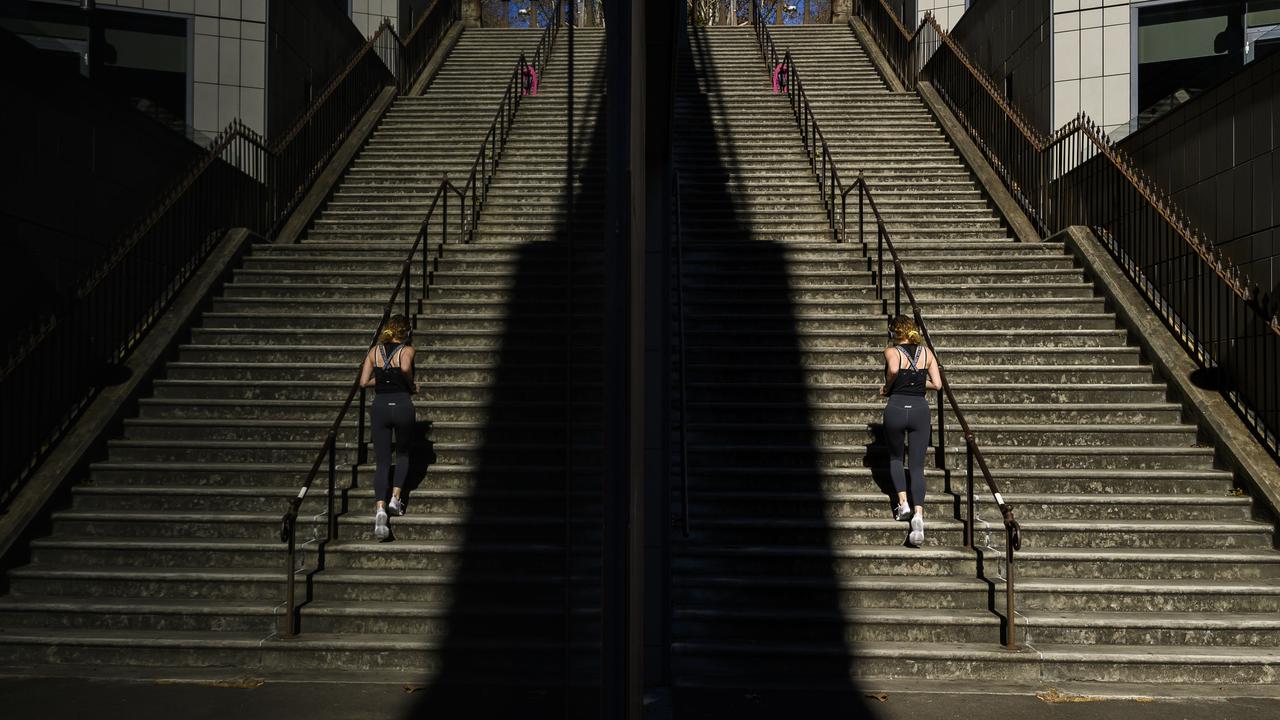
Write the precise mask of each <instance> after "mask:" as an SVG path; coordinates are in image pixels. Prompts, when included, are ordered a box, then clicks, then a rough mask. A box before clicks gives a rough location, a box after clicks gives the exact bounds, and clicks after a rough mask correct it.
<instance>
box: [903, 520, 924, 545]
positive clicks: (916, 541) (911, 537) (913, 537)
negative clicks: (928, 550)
mask: <svg viewBox="0 0 1280 720" xmlns="http://www.w3.org/2000/svg"><path fill="white" fill-rule="evenodd" d="M907 542H908V543H909V544H911V545H913V546H915V547H920V546H921V545H923V544H924V515H923V514H922V513H916V514H915V515H912V516H911V532H909V533H907Z"/></svg>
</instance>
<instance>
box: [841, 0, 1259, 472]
mask: <svg viewBox="0 0 1280 720" xmlns="http://www.w3.org/2000/svg"><path fill="white" fill-rule="evenodd" d="M856 11H857V13H858V15H859V17H861V18H862V19H863V21H864V22H865V23H866V24H867V25H868V27H871V28H873V32H872V35H873V36H875V37H876V39H877V42H880V43H881V44H882V47H884V48H886V53H885V54H886V56H888V58H889V61H890V63H891V64H892V65H893V67H894V70H895V71H896V72H897V73H898V74H899V76H900V77H902V78H903V80H904V81H906V82H908V83H909V84H910V85H911V86H914V83H915V82H916V81H917V80H921V81H927V82H928V83H929V84H930V85H931V86H932V87H933V88H934V89H935V90H936V91H937V92H938V95H939V96H940V97H941V98H942V100H943V102H945V103H946V105H947V106H948V107H949V108H950V109H951V111H952V112H953V113H954V114H955V115H956V117H957V118H958V119H959V121H960V123H961V124H962V125H963V126H964V128H965V130H966V132H967V133H968V134H969V136H970V137H971V138H972V139H973V141H974V143H975V144H976V145H977V146H978V148H979V149H980V150H981V151H982V153H983V155H984V156H985V157H986V159H987V160H988V162H990V163H991V165H992V167H993V168H995V170H996V172H997V173H999V175H1000V177H1001V179H1002V180H1003V181H1004V183H1005V185H1006V186H1007V187H1008V189H1009V190H1010V192H1011V193H1012V194H1013V196H1014V198H1015V199H1016V200H1017V201H1018V203H1019V205H1020V206H1021V207H1022V209H1023V210H1024V211H1025V212H1026V213H1027V215H1028V216H1029V217H1030V218H1031V220H1032V222H1034V223H1035V225H1036V226H1037V229H1038V230H1039V231H1040V232H1041V233H1044V234H1046V235H1047V234H1051V233H1054V232H1058V231H1060V230H1062V229H1064V228H1067V227H1069V226H1071V225H1084V226H1087V227H1089V228H1091V229H1092V230H1093V231H1094V233H1095V234H1097V236H1098V237H1099V238H1100V239H1101V241H1102V243H1103V245H1104V246H1105V247H1106V248H1107V250H1108V251H1109V252H1110V253H1111V255H1112V256H1113V257H1114V258H1115V260H1116V262H1117V263H1118V264H1119V265H1120V267H1121V268H1123V270H1124V272H1125V274H1126V275H1128V277H1129V278H1130V280H1132V281H1133V283H1134V285H1135V286H1136V287H1137V288H1138V290H1139V291H1140V292H1142V294H1143V295H1144V297H1145V298H1146V299H1147V301H1148V302H1149V303H1150V304H1151V306H1152V307H1153V308H1154V310H1155V311H1156V313H1157V314H1158V315H1159V316H1160V317H1161V319H1162V320H1163V321H1164V322H1165V323H1166V325H1167V326H1168V327H1169V329H1170V330H1171V331H1172V332H1173V334H1174V336H1175V337H1176V338H1177V339H1178V340H1179V341H1180V342H1181V343H1182V344H1183V346H1184V347H1185V348H1186V349H1187V351H1188V352H1189V353H1190V354H1191V356H1192V357H1193V358H1194V359H1195V360H1196V362H1198V363H1199V364H1201V365H1202V366H1203V367H1204V368H1206V369H1207V370H1209V371H1210V375H1211V377H1210V378H1209V381H1210V382H1212V383H1213V384H1215V385H1216V387H1217V388H1218V389H1219V390H1220V391H1221V392H1222V394H1223V396H1224V397H1225V398H1226V399H1227V401H1228V402H1230V403H1231V404H1232V406H1233V407H1235V409H1236V410H1237V412H1238V413H1239V415H1240V416H1241V418H1242V419H1243V420H1244V422H1245V423H1246V424H1247V425H1248V426H1249V427H1250V428H1251V429H1252V430H1253V431H1254V433H1255V435H1256V436H1257V437H1258V439H1259V440H1260V441H1261V442H1262V443H1263V445H1264V446H1266V447H1267V448H1268V449H1269V450H1270V451H1271V452H1272V453H1273V454H1280V373H1278V372H1276V367H1277V364H1276V363H1277V359H1278V358H1280V298H1276V297H1268V296H1267V295H1266V294H1265V293H1264V292H1263V291H1262V289H1261V288H1259V287H1258V286H1257V284H1255V283H1254V282H1252V281H1251V280H1250V279H1249V278H1248V277H1247V276H1246V275H1245V274H1244V273H1243V272H1241V271H1240V269H1239V268H1238V267H1237V266H1236V265H1235V263H1233V262H1232V261H1231V260H1229V259H1228V258H1226V257H1225V256H1224V255H1223V254H1222V253H1221V251H1219V250H1218V249H1217V248H1215V247H1214V246H1213V245H1212V244H1211V243H1210V242H1209V241H1208V239H1207V238H1206V237H1205V235H1204V233H1203V232H1201V231H1200V230H1198V229H1196V228H1195V227H1194V226H1193V225H1192V223H1191V222H1190V221H1189V220H1188V218H1187V215H1186V214H1185V212H1183V210H1182V209H1181V208H1180V207H1178V205H1177V203H1175V202H1174V201H1173V200H1172V199H1171V198H1170V197H1169V196H1168V194H1167V193H1166V192H1164V191H1163V190H1162V189H1160V188H1159V187H1158V186H1157V185H1156V184H1155V183H1154V182H1153V181H1152V180H1151V178H1149V177H1147V176H1146V174H1145V173H1143V172H1142V171H1141V170H1139V169H1138V168H1137V166H1136V164H1135V163H1134V162H1133V161H1132V160H1131V159H1130V158H1128V157H1127V156H1126V155H1125V153H1124V152H1122V151H1121V150H1119V149H1118V148H1117V147H1116V146H1115V145H1114V144H1112V142H1111V141H1110V139H1108V138H1107V136H1106V135H1105V134H1104V133H1103V132H1102V130H1101V128H1099V127H1098V126H1097V125H1096V124H1095V123H1094V122H1093V121H1092V120H1090V119H1089V118H1088V117H1087V116H1085V115H1083V114H1081V115H1078V116H1077V117H1076V118H1075V119H1074V120H1072V121H1071V122H1069V123H1067V124H1066V125H1065V126H1063V127H1062V128H1060V129H1059V130H1058V131H1057V132H1055V133H1053V135H1051V136H1049V137H1045V136H1044V135H1042V134H1041V133H1039V132H1038V131H1037V130H1036V129H1035V128H1034V126H1033V125H1032V124H1031V123H1030V122H1028V121H1027V120H1026V118H1025V117H1023V116H1022V114H1021V113H1019V112H1018V111H1017V110H1015V109H1014V108H1013V107H1012V106H1011V105H1010V104H1009V102H1008V99H1007V98H1006V97H1005V96H1004V94H1003V93H1001V92H1000V91H999V90H998V89H997V86H996V84H995V83H994V82H993V81H992V80H991V79H990V78H989V77H987V75H986V74H985V73H983V72H982V71H981V70H980V69H979V68H978V67H977V66H976V65H975V64H974V63H973V62H972V61H970V59H969V57H968V56H967V54H966V53H965V51H964V48H962V47H961V46H960V45H959V44H958V43H957V42H956V41H955V40H954V39H952V38H951V37H950V35H948V34H947V33H946V31H944V30H943V29H942V28H941V27H940V26H939V25H938V23H937V22H936V21H935V20H934V19H933V17H932V16H930V15H926V17H925V19H924V21H923V22H922V23H921V24H920V27H919V28H917V30H916V31H915V32H914V33H909V32H908V31H907V30H906V28H905V27H902V25H901V24H900V23H897V24H896V25H895V21H896V18H893V20H890V19H889V18H888V17H887V16H890V15H892V11H891V10H890V9H889V8H888V6H886V5H885V3H884V2H883V0H858V2H857V5H856ZM875 28H881V30H879V31H877V30H875ZM881 35H885V36H886V37H887V39H885V40H881V39H880V36H881ZM903 43H905V44H906V47H907V51H906V52H901V51H900V48H901V47H902V44H903ZM889 48H898V49H895V50H894V51H893V52H889V51H888V49H889Z"/></svg>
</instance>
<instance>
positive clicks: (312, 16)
mask: <svg viewBox="0 0 1280 720" xmlns="http://www.w3.org/2000/svg"><path fill="white" fill-rule="evenodd" d="M381 22H382V20H381V19H379V20H378V23H381ZM268 26H269V31H270V35H271V52H270V63H269V68H268V72H269V78H268V86H269V87H270V93H269V94H268V99H267V101H268V107H267V129H268V133H267V134H268V137H270V138H271V139H275V138H276V137H278V136H280V135H281V134H282V133H284V132H286V131H287V130H288V129H289V128H290V127H291V126H292V125H293V123H294V122H295V121H296V120H297V119H298V118H299V117H301V115H302V113H304V112H306V110H307V108H308V107H309V106H310V105H311V102H312V100H313V99H314V98H315V97H316V96H317V95H319V93H321V92H322V91H324V89H325V87H326V86H327V85H328V84H329V82H330V80H332V79H333V77H334V76H335V75H337V74H338V73H339V72H342V70H343V69H344V68H346V66H347V63H349V62H350V60H351V57H352V56H353V55H354V54H355V52H356V51H357V50H359V49H360V48H361V47H363V46H364V44H365V37H364V36H363V35H361V34H360V32H359V31H358V29H357V28H356V27H355V26H353V25H352V24H351V23H350V22H348V21H347V19H346V8H345V7H344V6H343V0H323V1H319V2H318V1H317V0H271V5H270V13H269V23H268ZM374 29H375V30H376V29H377V25H375V26H374Z"/></svg>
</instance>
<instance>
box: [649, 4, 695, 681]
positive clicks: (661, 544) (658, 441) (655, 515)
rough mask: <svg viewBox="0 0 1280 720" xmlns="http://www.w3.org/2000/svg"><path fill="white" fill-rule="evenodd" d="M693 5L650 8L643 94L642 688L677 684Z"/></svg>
mask: <svg viewBox="0 0 1280 720" xmlns="http://www.w3.org/2000/svg"><path fill="white" fill-rule="evenodd" d="M686 12H687V5H686V4H685V3H679V4H678V5H677V8H676V10H675V11H674V12H673V11H672V9H671V8H670V6H669V5H667V4H666V3H652V2H651V3H648V4H647V5H646V6H645V33H644V48H645V58H644V67H645V94H644V115H643V122H644V139H645V147H644V163H645V177H644V183H643V187H644V192H645V196H644V201H645V205H644V217H645V223H646V224H645V233H644V234H645V240H644V242H645V246H644V267H645V272H644V288H645V291H644V307H645V316H644V326H643V327H644V340H643V342H644V367H645V377H646V379H647V383H646V385H645V387H644V393H643V397H644V403H645V407H644V417H645V423H646V439H645V446H644V458H645V473H644V488H643V502H644V511H645V514H644V526H643V543H644V552H645V554H644V574H643V577H644V655H643V657H644V684H645V687H646V688H652V689H657V688H665V687H669V686H670V685H671V662H670V652H671V626H670V625H671V624H670V607H671V597H670V588H671V545H670V539H671V538H670V535H671V528H672V525H671V510H670V508H671V487H672V481H673V479H672V477H671V458H672V447H671V432H670V429H671V428H672V427H674V420H673V418H672V416H671V409H672V398H671V394H670V389H671V362H670V358H671V353H670V350H669V340H670V338H671V332H672V328H671V313H670V309H671V308H670V303H669V302H668V299H669V298H670V297H671V286H670V279H671V273H670V265H669V261H668V257H667V255H668V246H669V244H670V239H669V238H668V237H667V231H668V227H669V224H670V223H669V218H670V217H671V211H672V208H671V202H670V201H671V190H672V188H671V186H670V183H671V171H672V158H671V132H672V130H671V116H672V113H673V112H674V107H673V106H672V99H673V97H674V95H673V93H672V90H673V88H672V82H673V81H674V79H675V75H674V68H673V65H674V64H675V46H676V44H677V42H678V38H679V34H680V29H681V28H682V27H684V24H685V21H686V18H687V15H686Z"/></svg>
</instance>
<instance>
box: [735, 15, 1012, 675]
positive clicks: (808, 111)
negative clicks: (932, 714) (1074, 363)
mask: <svg viewBox="0 0 1280 720" xmlns="http://www.w3.org/2000/svg"><path fill="white" fill-rule="evenodd" d="M752 19H753V21H755V23H756V37H757V44H758V46H759V49H760V53H761V55H762V57H765V58H766V59H772V57H776V53H777V50H776V47H775V46H774V44H773V42H772V38H771V37H770V33H769V28H768V26H767V25H766V24H764V23H762V22H759V20H760V13H759V0H753V2H752ZM783 65H784V70H785V72H786V75H785V78H786V81H785V83H784V85H783V87H782V89H783V90H784V91H785V92H786V94H787V96H788V100H789V102H790V104H791V109H792V112H793V114H794V115H795V119H796V123H797V125H798V126H799V128H800V134H801V138H802V140H803V143H804V147H805V152H806V153H807V154H808V156H809V164H810V167H811V168H812V169H813V171H814V173H815V174H816V175H817V179H818V184H819V188H820V190H821V191H822V195H823V202H824V204H826V206H827V218H828V221H829V222H830V225H831V230H832V234H833V236H834V238H835V241H836V242H844V241H845V240H846V239H847V224H848V196H849V193H850V192H853V191H854V190H857V191H858V240H859V243H860V244H861V245H862V251H863V257H867V258H869V257H870V255H869V248H868V245H867V241H866V236H865V208H866V206H868V205H869V206H870V208H871V212H872V215H873V216H874V218H875V222H876V256H877V258H876V263H877V271H876V273H875V287H876V299H877V300H880V301H881V303H882V306H883V307H884V309H885V310H886V314H887V310H888V306H887V299H886V295H885V282H884V259H885V258H884V253H885V250H886V249H887V250H888V252H889V260H890V263H891V264H892V267H893V275H894V286H893V287H894V297H893V302H894V314H895V315H897V314H901V310H902V300H903V297H904V296H905V298H906V300H907V302H908V304H909V305H910V307H911V313H912V316H913V318H914V319H915V322H916V325H917V326H918V327H919V328H920V333H921V335H922V336H923V337H924V340H925V345H926V346H927V347H928V348H929V351H930V352H932V353H933V355H934V362H935V364H936V365H937V368H938V376H939V378H940V379H941V380H942V387H941V388H939V390H938V402H937V405H938V453H937V462H938V465H939V466H940V467H941V469H943V470H944V471H947V468H946V461H945V452H946V444H945V437H946V435H945V428H946V422H945V409H946V406H947V405H950V407H951V412H952V415H954V416H955V418H956V421H957V422H959V424H960V428H961V430H962V432H963V435H964V440H965V453H966V467H967V472H966V481H967V482H966V491H965V494H966V498H967V518H966V521H965V523H964V527H965V529H964V543H965V547H966V548H970V549H974V548H975V543H974V529H975V518H974V504H975V503H974V499H975V497H974V472H973V469H974V464H975V463H976V464H977V466H978V470H979V471H980V472H981V474H982V477H983V479H984V480H985V481H986V484H987V488H988V490H990V491H991V495H992V497H993V498H994V500H995V502H996V505H997V506H998V507H999V508H1000V514H1001V517H1002V520H1003V523H1004V528H1005V540H1006V541H1005V560H1006V572H1005V615H1006V617H1005V628H1004V630H1005V643H1004V644H1005V647H1007V648H1008V649H1010V650H1013V649H1016V648H1017V634H1016V632H1015V622H1016V621H1015V617H1016V615H1015V613H1016V605H1015V598H1014V551H1016V550H1018V549H1020V548H1021V546H1022V535H1021V527H1020V525H1019V524H1018V521H1017V520H1016V519H1015V518H1014V516H1013V506H1012V505H1009V504H1008V503H1006V502H1005V500H1004V495H1003V494H1002V493H1001V492H1000V487H999V485H998V484H997V483H996V480H995V477H994V476H992V474H991V470H990V468H989V467H988V466H987V462H986V459H985V458H984V457H983V455H982V449H981V448H980V447H979V445H978V440H977V437H976V436H975V435H974V433H973V430H972V429H971V428H970V426H969V423H968V421H967V419H966V418H965V416H964V411H963V410H962V409H961V408H960V403H959V402H958V401H957V400H956V397H955V393H954V392H953V391H952V389H951V383H950V382H949V381H948V380H947V375H946V372H945V370H944V368H943V364H942V360H941V358H940V357H939V356H938V353H937V350H936V348H935V347H934V344H933V340H932V338H931V337H930V335H929V330H928V326H927V323H926V322H925V319H924V316H923V314H922V312H921V310H920V305H919V303H918V302H917V301H916V298H915V294H914V293H912V292H911V285H910V283H909V282H908V281H907V275H906V270H905V269H904V268H903V266H902V261H901V259H900V258H899V256H898V251H897V249H896V248H895V247H894V245H893V240H892V238H891V237H890V235H889V230H888V226H887V225H886V224H885V222H884V219H883V217H881V215H880V210H879V208H878V207H877V206H876V203H875V198H874V196H873V195H872V193H871V188H870V187H869V186H868V185H867V183H866V180H865V178H864V177H863V176H862V174H861V173H859V174H858V177H857V179H856V180H854V182H853V184H852V185H850V186H848V187H844V184H843V183H842V182H841V180H840V174H839V171H838V170H837V169H836V165H835V160H834V158H833V157H832V155H831V149H830V146H829V145H828V144H827V141H826V139H825V137H824V136H823V134H822V129H821V127H819V125H818V120H817V117H816V116H815V115H814V113H813V108H812V106H811V105H810V103H809V99H808V97H807V96H806V95H805V92H804V85H803V83H802V81H801V79H800V73H799V71H798V69H797V68H796V65H795V60H794V58H792V56H791V52H790V51H787V52H786V53H785V55H784V57H783ZM776 67H777V65H776V64H775V65H771V70H773V69H775V68H776ZM837 193H838V194H839V196H840V210H839V214H838V215H837V213H836V208H835V202H834V198H835V196H836V194H837ZM944 399H945V401H946V402H945V403H944V402H943V400H944Z"/></svg>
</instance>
